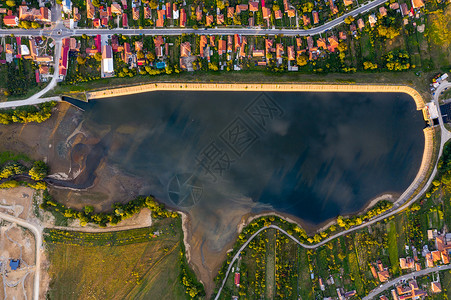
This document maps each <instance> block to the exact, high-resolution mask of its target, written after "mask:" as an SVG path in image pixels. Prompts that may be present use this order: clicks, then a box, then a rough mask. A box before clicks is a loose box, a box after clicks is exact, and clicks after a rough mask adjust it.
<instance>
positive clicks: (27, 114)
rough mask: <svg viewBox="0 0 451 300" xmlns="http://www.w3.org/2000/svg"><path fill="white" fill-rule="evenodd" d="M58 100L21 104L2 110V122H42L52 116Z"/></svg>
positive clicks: (0, 121)
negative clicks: (36, 103) (14, 107)
mask: <svg viewBox="0 0 451 300" xmlns="http://www.w3.org/2000/svg"><path fill="white" fill-rule="evenodd" d="M55 106H56V102H54V101H52V102H45V103H41V104H38V105H36V106H34V105H28V106H21V107H18V108H16V109H6V110H0V124H5V125H7V124H12V123H30V122H35V123H42V122H44V121H46V120H47V119H49V118H50V117H51V116H52V109H53V108H54V107H55Z"/></svg>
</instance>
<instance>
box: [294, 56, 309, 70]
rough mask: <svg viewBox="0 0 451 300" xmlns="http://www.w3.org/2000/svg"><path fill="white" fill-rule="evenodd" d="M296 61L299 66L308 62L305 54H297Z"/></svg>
mask: <svg viewBox="0 0 451 300" xmlns="http://www.w3.org/2000/svg"><path fill="white" fill-rule="evenodd" d="M296 63H297V65H298V66H300V67H302V66H305V65H306V64H307V63H308V58H307V55H305V54H301V55H299V56H298V58H297V59H296Z"/></svg>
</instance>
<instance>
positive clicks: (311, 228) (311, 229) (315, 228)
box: [228, 193, 395, 251]
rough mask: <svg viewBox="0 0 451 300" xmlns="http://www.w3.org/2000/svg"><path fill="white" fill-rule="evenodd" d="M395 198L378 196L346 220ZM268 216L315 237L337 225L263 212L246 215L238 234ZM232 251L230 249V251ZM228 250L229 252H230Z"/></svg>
mask: <svg viewBox="0 0 451 300" xmlns="http://www.w3.org/2000/svg"><path fill="white" fill-rule="evenodd" d="M394 198H395V196H394V194H393V193H385V194H382V195H380V196H377V197H375V198H373V199H371V200H370V201H369V202H368V203H367V204H365V206H364V207H363V208H362V209H359V210H358V211H356V212H354V213H349V214H345V215H343V217H344V218H349V217H352V216H358V215H362V214H364V213H366V212H367V211H369V210H370V209H371V208H372V207H374V206H375V205H376V204H377V203H378V202H379V201H381V200H388V201H390V202H392V203H394V200H395V199H394ZM266 216H277V217H279V218H281V219H283V220H285V221H287V222H290V223H293V224H296V225H298V226H299V227H301V228H302V229H304V230H305V231H306V232H307V234H308V235H309V236H310V235H313V234H314V233H317V232H321V231H324V230H326V229H327V228H328V227H330V226H332V225H334V224H336V223H337V218H336V217H335V218H329V219H327V220H325V221H322V222H320V223H318V224H314V223H310V222H307V221H305V220H303V219H301V218H298V217H296V216H293V215H291V214H289V213H284V212H278V211H276V210H273V211H263V212H261V213H257V214H247V215H244V216H243V217H242V220H241V222H240V223H239V224H238V226H237V234H240V233H241V231H242V230H243V228H244V227H246V226H247V225H249V224H250V223H251V222H252V221H254V220H256V219H258V218H260V217H266ZM229 250H230V249H229ZM229 250H228V251H229Z"/></svg>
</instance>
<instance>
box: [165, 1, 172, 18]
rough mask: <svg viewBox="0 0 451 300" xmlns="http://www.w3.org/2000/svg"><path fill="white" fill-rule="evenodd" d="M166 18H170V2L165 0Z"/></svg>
mask: <svg viewBox="0 0 451 300" xmlns="http://www.w3.org/2000/svg"><path fill="white" fill-rule="evenodd" d="M165 7H166V18H168V19H172V5H171V3H170V2H166V5H165Z"/></svg>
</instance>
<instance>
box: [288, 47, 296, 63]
mask: <svg viewBox="0 0 451 300" xmlns="http://www.w3.org/2000/svg"><path fill="white" fill-rule="evenodd" d="M287 56H288V60H296V54H295V52H294V46H288V47H287Z"/></svg>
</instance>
